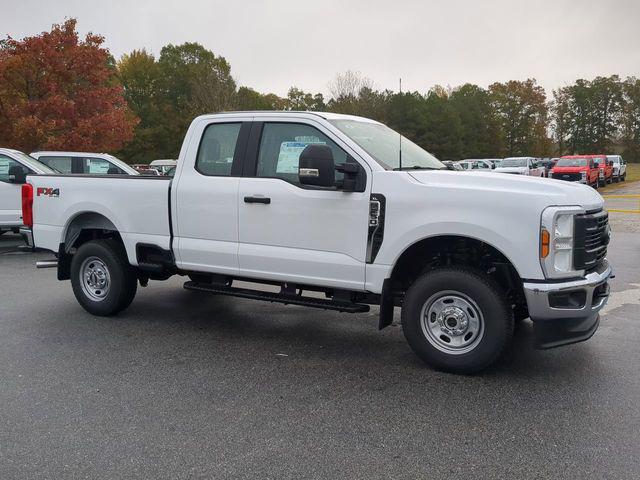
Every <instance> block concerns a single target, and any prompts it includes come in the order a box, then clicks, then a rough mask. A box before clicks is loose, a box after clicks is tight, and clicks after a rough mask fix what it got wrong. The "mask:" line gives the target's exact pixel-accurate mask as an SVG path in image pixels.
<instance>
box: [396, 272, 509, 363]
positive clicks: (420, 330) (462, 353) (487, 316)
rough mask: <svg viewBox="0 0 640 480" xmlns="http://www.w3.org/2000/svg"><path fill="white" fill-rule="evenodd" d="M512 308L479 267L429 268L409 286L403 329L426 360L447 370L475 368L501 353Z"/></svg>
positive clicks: (403, 313) (507, 339)
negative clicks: (476, 268) (473, 268)
mask: <svg viewBox="0 0 640 480" xmlns="http://www.w3.org/2000/svg"><path fill="white" fill-rule="evenodd" d="M513 328H514V320H513V312H512V310H511V308H510V307H509V304H508V303H507V302H506V300H505V296H504V293H503V292H502V290H501V289H500V287H499V286H498V284H497V283H495V282H494V281H493V280H492V279H491V278H489V277H488V276H487V275H484V274H482V273H481V272H478V271H475V270H472V269H467V268H456V267H447V268H439V269H436V270H432V271H430V272H428V273H426V274H424V275H423V276H422V277H420V278H419V279H418V280H416V281H415V282H414V283H413V285H411V287H410V288H409V290H408V291H407V293H406V295H405V299H404V303H403V307H402V330H403V332H404V335H405V337H406V339H407V342H408V343H409V346H410V347H411V348H412V349H413V351H414V352H415V353H416V355H418V357H420V358H421V359H422V360H423V361H424V362H426V363H427V364H428V365H430V366H432V367H434V368H436V369H438V370H444V371H447V372H452V373H464V374H470V373H476V372H479V371H480V370H483V369H484V368H486V367H488V366H489V365H491V364H492V363H493V362H495V361H496V360H497V359H498V358H499V357H500V355H501V354H502V353H503V351H504V350H505V348H506V347H507V345H508V344H509V343H510V341H511V338H512V336H513Z"/></svg>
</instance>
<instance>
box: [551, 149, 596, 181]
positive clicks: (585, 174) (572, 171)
mask: <svg viewBox="0 0 640 480" xmlns="http://www.w3.org/2000/svg"><path fill="white" fill-rule="evenodd" d="M549 176H550V177H551V178H555V179H557V180H566V181H569V182H580V183H584V184H586V185H590V186H592V187H593V188H598V186H599V185H600V169H599V167H598V166H596V161H595V160H594V159H593V155H565V156H564V157H561V158H559V159H558V161H557V162H556V164H555V165H554V166H553V168H552V169H551V171H550V172H549Z"/></svg>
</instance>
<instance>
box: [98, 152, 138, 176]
mask: <svg viewBox="0 0 640 480" xmlns="http://www.w3.org/2000/svg"><path fill="white" fill-rule="evenodd" d="M105 156H106V157H108V158H109V161H110V162H112V163H113V164H115V165H116V166H118V167H120V169H121V170H124V173H126V174H127V175H140V172H139V171H137V170H136V169H135V168H133V167H132V166H131V165H129V164H128V163H125V162H123V161H122V160H120V159H119V158H118V157H114V156H113V155H105Z"/></svg>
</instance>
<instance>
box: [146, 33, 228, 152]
mask: <svg viewBox="0 0 640 480" xmlns="http://www.w3.org/2000/svg"><path fill="white" fill-rule="evenodd" d="M158 68H159V70H160V79H161V80H160V86H161V89H162V93H163V95H164V96H165V100H166V102H167V103H168V104H169V105H170V108H171V115H170V116H169V117H167V118H166V119H165V124H166V130H167V132H168V137H167V146H166V153H167V156H170V157H173V158H175V156H177V154H178V151H179V150H180V145H181V144H182V139H183V137H184V134H185V133H186V131H187V128H188V126H189V123H190V122H191V120H193V118H194V117H195V116H197V115H201V114H203V113H212V112H215V111H222V110H226V109H229V108H232V106H233V101H234V98H235V88H236V86H235V82H234V80H233V78H232V77H231V67H230V65H229V63H228V62H227V61H226V60H225V58H224V57H221V56H216V55H215V54H214V53H213V52H211V51H210V50H207V49H206V48H204V47H203V46H202V45H200V44H198V43H184V44H182V45H166V46H165V47H163V48H162V50H161V51H160V57H159V58H158Z"/></svg>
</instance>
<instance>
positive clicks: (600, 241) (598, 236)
mask: <svg viewBox="0 0 640 480" xmlns="http://www.w3.org/2000/svg"><path fill="white" fill-rule="evenodd" d="M574 234H575V237H574V238H575V239H574V250H573V267H574V269H575V270H583V269H584V270H586V271H587V272H591V271H593V270H596V269H597V268H598V267H599V266H600V264H601V263H602V261H603V260H604V258H605V257H606V256H607V245H608V244H609V214H608V213H607V212H605V211H604V210H600V211H598V212H595V213H587V214H585V215H577V216H576V218H575V223H574Z"/></svg>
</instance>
